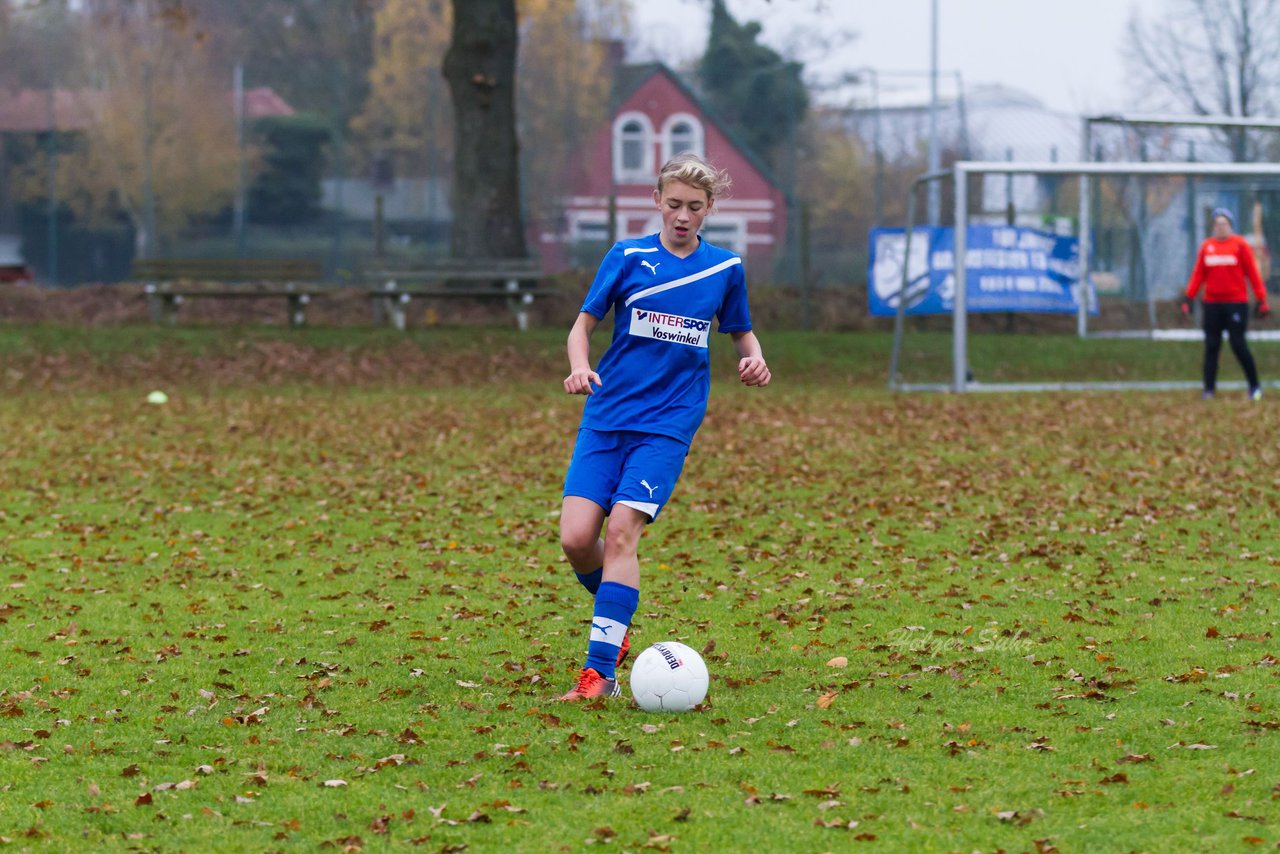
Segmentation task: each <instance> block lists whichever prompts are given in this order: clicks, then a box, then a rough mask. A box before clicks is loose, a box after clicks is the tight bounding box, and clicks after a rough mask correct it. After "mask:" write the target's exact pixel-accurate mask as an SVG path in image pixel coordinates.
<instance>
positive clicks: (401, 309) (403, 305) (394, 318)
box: [387, 294, 409, 332]
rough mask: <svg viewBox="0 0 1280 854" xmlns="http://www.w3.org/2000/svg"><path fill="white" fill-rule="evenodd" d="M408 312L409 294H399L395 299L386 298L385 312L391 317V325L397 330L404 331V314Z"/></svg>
mask: <svg viewBox="0 0 1280 854" xmlns="http://www.w3.org/2000/svg"><path fill="white" fill-rule="evenodd" d="M408 313H409V295H408V294H399V295H397V297H396V298H395V299H389V300H387V314H388V315H390V317H391V325H392V326H394V327H395V330H396V331H397V332H404V330H405V326H406V325H407V323H406V316H407V315H408Z"/></svg>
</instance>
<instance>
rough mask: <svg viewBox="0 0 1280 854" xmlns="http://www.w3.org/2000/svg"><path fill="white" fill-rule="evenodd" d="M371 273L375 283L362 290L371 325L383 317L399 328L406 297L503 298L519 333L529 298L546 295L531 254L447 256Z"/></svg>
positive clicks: (402, 326) (524, 323) (524, 325)
mask: <svg viewBox="0 0 1280 854" xmlns="http://www.w3.org/2000/svg"><path fill="white" fill-rule="evenodd" d="M371 278H372V280H373V281H375V282H379V283H380V284H379V285H378V286H377V287H374V288H371V289H370V290H369V292H368V297H369V299H370V300H372V303H373V322H374V324H376V325H381V324H383V323H388V322H389V323H390V324H391V325H392V326H394V327H395V328H396V329H399V330H401V331H403V330H404V329H405V326H406V316H407V313H408V307H409V303H410V302H411V301H412V300H414V299H456V298H465V299H504V300H506V301H507V305H509V306H510V307H511V311H512V313H513V314H515V318H516V327H517V328H518V329H519V330H520V331H521V332H523V331H525V330H526V329H528V328H529V306H531V305H533V301H534V299H535V297H536V296H538V295H547V294H549V292H548V291H546V290H541V289H539V287H538V282H539V280H540V279H541V278H542V267H541V265H540V264H539V263H538V262H537V261H536V260H535V259H532V258H480V259H465V260H463V259H459V260H449V261H441V262H439V263H436V264H432V265H430V266H423V267H415V268H411V269H405V270H383V271H378V272H375V273H373V274H372V276H371Z"/></svg>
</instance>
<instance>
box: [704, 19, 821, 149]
mask: <svg viewBox="0 0 1280 854" xmlns="http://www.w3.org/2000/svg"><path fill="white" fill-rule="evenodd" d="M759 36H760V24H758V23H757V22H755V21H748V22H747V23H745V24H740V23H738V22H737V21H736V20H734V18H733V16H732V15H730V14H729V10H728V9H727V8H725V5H724V0H713V2H712V4H711V31H710V34H709V35H708V38H707V50H706V53H704V54H703V56H702V62H701V64H700V65H699V69H698V70H699V77H700V79H701V82H702V87H703V90H704V91H705V93H706V96H707V99H708V100H709V101H710V103H711V105H712V106H713V107H714V108H715V109H716V111H717V113H718V114H719V116H720V118H721V119H723V120H724V121H725V122H726V123H727V124H728V125H729V126H730V127H732V128H733V129H734V130H735V131H737V132H738V134H739V135H740V136H741V137H742V138H743V139H744V140H745V141H746V142H747V144H749V145H750V146H751V147H752V148H753V149H754V150H755V151H756V153H758V154H760V155H761V156H763V157H764V158H765V159H766V160H768V161H769V162H770V163H771V164H772V165H774V166H775V167H776V166H777V165H778V164H779V163H780V162H782V158H781V156H780V155H781V154H782V149H783V147H784V145H785V144H786V143H788V142H789V141H790V140H792V139H793V138H794V137H793V135H794V133H795V131H796V129H797V128H798V127H799V126H800V123H801V122H802V121H803V120H804V116H805V111H806V110H807V109H808V106H809V93H808V91H807V90H806V89H805V86H804V81H803V80H802V79H801V72H802V70H803V66H802V65H801V63H799V62H791V61H788V60H786V59H783V57H782V56H781V55H780V54H779V53H778V52H777V51H775V50H773V49H772V48H770V47H769V46H767V45H763V44H760V42H759V41H758V38H759Z"/></svg>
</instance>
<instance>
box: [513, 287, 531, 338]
mask: <svg viewBox="0 0 1280 854" xmlns="http://www.w3.org/2000/svg"><path fill="white" fill-rule="evenodd" d="M507 305H509V306H510V307H511V311H512V313H514V314H515V316H516V329H518V330H520V331H521V332H528V331H529V306H531V305H533V294H524V295H523V296H518V297H512V298H511V299H509V300H507Z"/></svg>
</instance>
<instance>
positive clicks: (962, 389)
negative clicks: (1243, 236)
mask: <svg viewBox="0 0 1280 854" xmlns="http://www.w3.org/2000/svg"><path fill="white" fill-rule="evenodd" d="M1024 174H1025V175H1049V176H1057V177H1063V178H1070V177H1075V178H1077V179H1078V181H1079V202H1080V206H1079V241H1080V243H1079V247H1080V250H1079V258H1080V262H1079V264H1080V270H1079V277H1078V284H1077V287H1079V288H1080V289H1081V294H1080V296H1081V298H1080V299H1079V300H1078V303H1079V310H1078V312H1077V315H1076V334H1077V335H1078V336H1079V337H1081V338H1085V337H1088V332H1089V326H1088V301H1087V299H1085V298H1084V293H1083V290H1084V285H1085V283H1087V282H1088V281H1089V277H1090V275H1091V273H1092V269H1091V267H1092V265H1091V263H1090V261H1091V258H1090V250H1091V246H1090V229H1091V228H1092V225H1091V223H1090V221H1089V212H1090V207H1091V205H1090V183H1091V182H1090V181H1089V178H1091V177H1093V176H1130V175H1132V176H1142V175H1148V176H1163V177H1183V178H1198V177H1231V178H1280V164H1277V163H1152V162H1133V161H1130V162H1118V161H1115V162H1107V163H1098V162H1075V163H1071V162H1047V161H1039V162H1037V161H1032V162H1025V163H1014V162H1010V161H1007V160H1006V161H987V160H962V161H959V162H957V163H955V164H954V165H953V166H952V167H951V168H950V169H948V170H944V171H941V172H932V173H926V174H923V175H921V176H919V177H918V178H916V180H915V181H914V182H913V183H912V185H911V190H910V196H909V198H908V204H907V227H906V241H907V245H906V247H905V252H906V254H905V256H904V258H909V257H910V249H911V245H910V241H911V234H912V232H913V231H914V230H915V228H916V225H917V223H915V221H914V219H915V197H916V193H917V190H918V189H919V187H920V186H921V185H922V184H928V183H932V182H936V181H946V180H950V181H951V182H952V184H953V187H954V191H955V192H954V194H955V259H956V260H955V282H956V286H955V299H954V303H953V308H952V312H951V315H952V320H951V332H952V352H951V360H952V371H951V383H950V384H937V383H934V384H909V383H903V382H901V381H900V380H899V378H898V367H899V355H900V353H901V348H902V336H903V334H904V330H905V322H904V321H905V315H906V301H905V300H904V299H903V297H904V296H905V294H906V293H907V285H908V277H909V266H908V264H906V263H905V262H904V263H903V265H902V284H901V286H900V288H899V291H898V312H897V315H896V317H895V318H894V332H893V353H892V357H891V359H890V368H889V387H890V388H891V389H893V390H896V391H952V392H955V393H957V394H964V393H966V392H976V391H1090V390H1098V391H1119V390H1129V389H1133V390H1142V389H1145V390H1170V389H1178V388H1199V383H1195V382H1184V383H1179V382H1142V381H1133V382H1087V381H1082V382H1069V383H1062V382H1059V383H979V382H976V381H974V380H973V379H970V378H969V340H968V339H969V315H968V309H967V306H966V302H967V283H968V276H967V269H966V268H967V259H966V257H965V256H966V253H967V249H968V246H967V244H968V228H969V198H968V187H969V181H968V179H969V176H970V175H1024Z"/></svg>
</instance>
